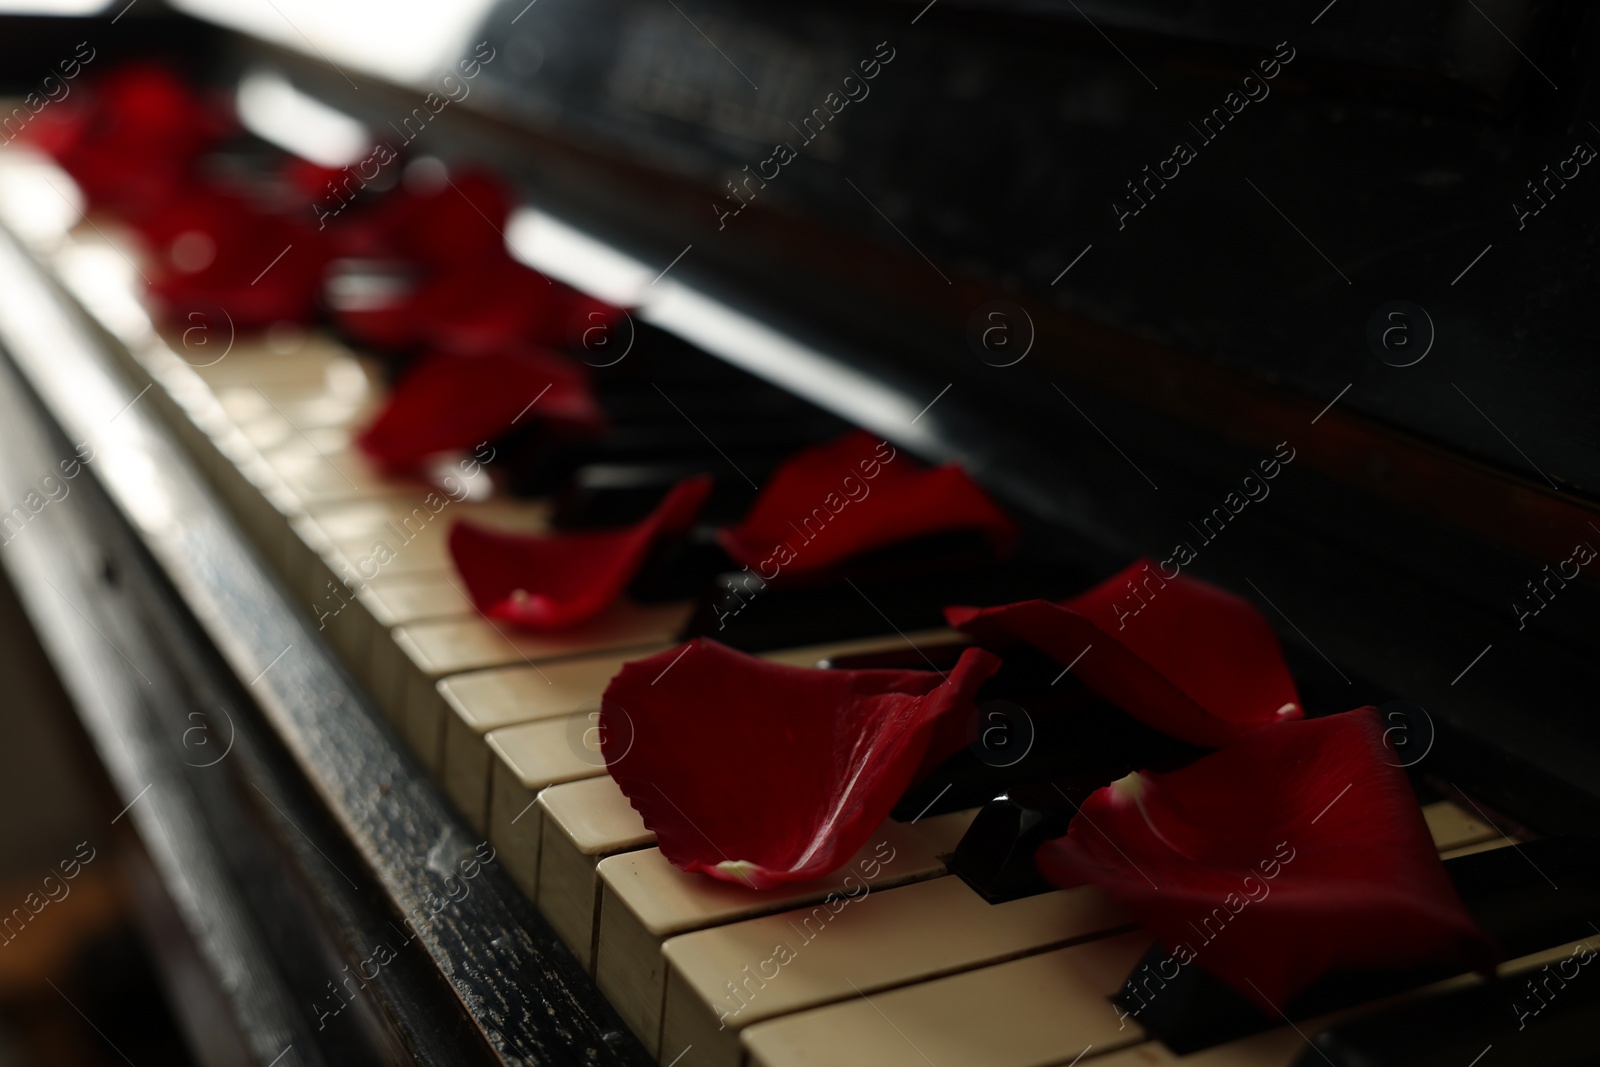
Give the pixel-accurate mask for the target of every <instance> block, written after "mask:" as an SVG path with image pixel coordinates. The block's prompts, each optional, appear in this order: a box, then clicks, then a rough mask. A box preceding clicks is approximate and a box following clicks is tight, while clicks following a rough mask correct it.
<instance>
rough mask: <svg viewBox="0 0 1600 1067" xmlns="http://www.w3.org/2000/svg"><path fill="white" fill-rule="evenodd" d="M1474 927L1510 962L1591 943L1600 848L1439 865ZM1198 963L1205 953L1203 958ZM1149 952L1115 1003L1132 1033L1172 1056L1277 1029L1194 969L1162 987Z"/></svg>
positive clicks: (1384, 992) (1441, 974)
mask: <svg viewBox="0 0 1600 1067" xmlns="http://www.w3.org/2000/svg"><path fill="white" fill-rule="evenodd" d="M1445 870H1446V871H1447V872H1448V873H1449V875H1450V879H1451V881H1452V882H1453V883H1454V884H1455V887H1456V891H1457V892H1458V893H1460V894H1461V899H1462V901H1463V902H1464V903H1465V904H1466V907H1467V910H1468V911H1469V912H1470V913H1471V914H1472V916H1473V918H1474V919H1476V920H1477V921H1478V923H1479V924H1480V925H1481V926H1482V927H1483V928H1484V930H1485V931H1487V932H1488V934H1489V936H1490V937H1491V938H1492V939H1493V940H1494V942H1495V944H1496V945H1498V946H1499V948H1500V951H1501V954H1502V956H1503V957H1505V958H1508V959H1514V958H1517V957H1520V956H1525V955H1529V954H1531V953H1534V952H1538V951H1540V950H1543V949H1546V948H1549V947H1551V946H1554V945H1559V944H1563V943H1565V942H1568V941H1575V940H1577V939H1579V938H1582V937H1586V936H1593V935H1596V928H1595V926H1594V925H1592V921H1593V920H1594V919H1595V918H1596V917H1600V840H1597V839H1595V838H1594V837H1590V836H1587V835H1579V836H1572V837H1561V838H1547V839H1544V840H1541V841H1530V842H1523V843H1520V844H1517V845H1514V846H1507V847H1505V848H1499V849H1491V850H1488V851H1485V852H1476V853H1473V854H1471V855H1468V856H1459V857H1457V858H1455V859H1452V860H1447V861H1445ZM1202 955H1203V953H1202ZM1167 956H1168V953H1167V952H1166V950H1165V949H1164V948H1162V947H1161V946H1160V945H1156V946H1154V947H1153V948H1152V949H1151V950H1150V952H1149V954H1148V955H1147V956H1146V958H1145V960H1143V961H1141V963H1140V965H1139V966H1138V967H1136V968H1135V969H1134V971H1133V973H1132V974H1131V975H1130V976H1129V979H1128V983H1127V985H1126V986H1125V987H1124V989H1123V992H1122V993H1120V994H1119V995H1118V997H1117V998H1116V999H1117V1001H1118V1003H1120V1004H1121V1005H1122V1006H1123V1008H1124V1009H1126V1010H1127V1011H1128V1012H1129V1013H1130V1014H1131V1015H1133V1017H1134V1018H1136V1019H1137V1020H1138V1021H1139V1024H1140V1025H1141V1026H1143V1027H1145V1029H1147V1030H1149V1031H1150V1032H1151V1033H1153V1034H1155V1035H1156V1036H1157V1037H1159V1038H1160V1039H1161V1041H1162V1042H1163V1043H1164V1044H1166V1045H1167V1047H1169V1048H1171V1049H1172V1050H1173V1051H1174V1052H1178V1053H1180V1054H1186V1053H1190V1052H1196V1051H1199V1050H1200V1049H1204V1048H1210V1047H1211V1046H1213V1045H1218V1044H1221V1043H1223V1042H1226V1041H1232V1040H1234V1039H1236V1038H1240V1037H1244V1036H1247V1035H1249V1034H1253V1033H1257V1032H1260V1031H1262V1030H1266V1029H1270V1028H1272V1027H1275V1026H1278V1025H1280V1024H1281V1022H1282V1019H1281V1018H1280V1017H1279V1016H1278V1015H1276V1014H1268V1013H1267V1012H1264V1011H1262V1010H1261V1009H1260V1008H1258V1007H1256V1006H1255V1005H1254V1004H1253V1003H1251V1002H1250V1001H1248V1000H1246V999H1245V998H1244V997H1243V996H1241V995H1239V994H1238V993H1236V992H1234V991H1233V990H1232V989H1230V988H1229V987H1227V986H1225V985H1223V984H1222V983H1221V982H1220V981H1218V980H1217V979H1215V978H1213V977H1211V976H1210V975H1209V974H1207V973H1206V972H1205V971H1203V970H1202V969H1201V968H1200V967H1197V966H1190V967H1182V968H1179V969H1178V975H1177V977H1176V978H1175V979H1173V980H1170V981H1165V980H1163V979H1161V978H1160V977H1156V976H1154V975H1155V972H1157V971H1158V970H1160V965H1161V963H1162V962H1164V961H1165V960H1166V959H1167ZM1458 970H1459V968H1454V967H1450V966H1424V967H1417V968H1408V969H1404V970H1390V971H1366V972H1359V973H1357V972H1340V973H1334V974H1329V975H1327V976H1326V977H1325V978H1323V979H1322V980H1320V981H1318V982H1317V983H1316V984H1314V985H1313V986H1311V987H1310V988H1309V989H1307V990H1305V991H1304V992H1302V993H1301V994H1299V995H1298V996H1297V997H1295V998H1294V1000H1293V1001H1291V1002H1290V1003H1289V1004H1287V1005H1280V1007H1282V1008H1283V1011H1284V1014H1286V1015H1287V1016H1288V1017H1289V1018H1291V1019H1304V1018H1310V1017H1313V1016H1317V1015H1322V1014H1325V1013H1327V1012H1331V1011H1338V1010H1340V1009H1343V1008H1349V1007H1353V1006H1355V1005H1357V1004H1361V1003H1365V1002H1368V1001H1372V1000H1376V999H1379V998H1381V997H1384V996H1388V995H1391V994H1395V993H1400V992H1403V991H1405V990H1408V989H1415V988H1417V987H1419V986H1422V985H1426V984H1428V983H1430V982H1435V981H1439V980H1441V979H1444V978H1448V977H1450V976H1451V975H1452V974H1454V973H1457V972H1458Z"/></svg>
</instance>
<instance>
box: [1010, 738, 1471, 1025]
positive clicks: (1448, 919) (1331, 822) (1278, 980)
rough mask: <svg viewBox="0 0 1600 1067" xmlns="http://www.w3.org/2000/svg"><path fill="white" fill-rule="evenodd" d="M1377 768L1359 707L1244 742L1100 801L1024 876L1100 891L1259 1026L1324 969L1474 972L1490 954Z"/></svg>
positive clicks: (1377, 750)
mask: <svg viewBox="0 0 1600 1067" xmlns="http://www.w3.org/2000/svg"><path fill="white" fill-rule="evenodd" d="M1386 752H1387V750H1386V749H1385V747H1384V743H1383V725H1382V723H1381V722H1380V720H1379V718H1378V713H1377V711H1376V710H1375V709H1373V708H1370V707H1368V708H1361V709H1358V710H1356V711H1352V712H1348V713H1346V714H1343V715H1334V716H1329V717H1327V718H1322V719H1309V720H1306V721H1303V722H1290V723H1285V724H1283V725H1281V726H1279V727H1277V728H1275V729H1271V730H1258V731H1256V732H1254V733H1251V734H1249V735H1247V736H1245V737H1241V738H1239V739H1238V740H1237V741H1234V742H1233V743H1231V744H1230V745H1228V747H1226V748H1224V749H1222V750H1221V751H1220V752H1216V753H1213V754H1212V755H1209V756H1206V757H1204V758H1202V759H1200V760H1198V761H1197V762H1195V763H1193V764H1190V765H1189V766H1188V767H1185V768H1183V769H1182V770H1177V771H1173V772H1171V773H1170V774H1142V775H1129V776H1128V777H1127V778H1124V779H1122V780H1120V781H1118V782H1116V783H1113V784H1112V785H1109V786H1107V787H1105V788H1104V789H1101V790H1099V791H1098V792H1096V793H1095V794H1094V795H1093V796H1091V797H1090V798H1089V799H1088V800H1087V801H1085V802H1084V805H1083V807H1082V809H1081V812H1080V814H1079V815H1078V817H1077V818H1075V819H1074V820H1073V822H1072V827H1071V829H1070V831H1069V832H1068V833H1067V835H1066V836H1065V837H1061V838H1057V839H1056V840H1054V841H1048V842H1046V843H1045V844H1043V845H1041V846H1040V848H1039V852H1038V855H1037V860H1038V864H1039V869H1040V871H1041V872H1043V874H1044V875H1045V877H1046V878H1048V879H1050V881H1051V882H1053V883H1054V884H1056V885H1060V886H1069V887H1070V886H1074V885H1080V884H1083V883H1084V882H1090V883H1093V884H1095V885H1097V886H1099V887H1100V888H1101V889H1103V890H1104V891H1105V892H1107V893H1108V894H1110V895H1111V896H1112V897H1113V898H1115V899H1116V900H1117V901H1118V902H1119V903H1121V904H1123V905H1124V906H1125V907H1127V908H1128V910H1129V911H1130V912H1132V913H1133V915H1135V916H1136V917H1137V918H1138V920H1139V921H1140V923H1141V924H1143V925H1144V926H1145V927H1147V928H1148V929H1150V930H1151V931H1152V932H1154V933H1155V934H1156V935H1157V936H1159V937H1160V939H1161V941H1162V944H1163V945H1164V946H1165V947H1166V948H1167V950H1168V951H1169V952H1172V953H1173V956H1174V960H1175V961H1177V963H1179V964H1180V965H1182V964H1185V963H1186V960H1188V959H1192V961H1193V965H1194V966H1199V967H1202V968H1204V969H1205V970H1207V971H1209V972H1210V973H1211V974H1213V975H1215V976H1216V977H1217V978H1219V979H1221V980H1222V981H1223V982H1225V983H1227V984H1228V985H1229V986H1231V987H1232V988H1233V989H1235V990H1237V991H1238V992H1239V993H1241V994H1243V995H1244V996H1246V997H1248V998H1250V999H1251V1000H1253V1001H1254V1002H1256V1003H1257V1004H1261V1005H1263V1006H1264V1007H1265V1008H1266V1009H1267V1010H1268V1011H1277V1010H1279V1009H1281V1008H1282V1007H1283V1006H1284V1004H1285V1003H1286V1002H1287V1001H1288V1000H1290V998H1292V997H1293V996H1294V995H1295V994H1296V993H1298V992H1300V991H1301V990H1303V989H1304V988H1306V986H1308V985H1309V984H1311V983H1312V982H1313V981H1315V980H1316V979H1317V978H1319V977H1320V976H1321V975H1323V974H1325V973H1326V972H1328V971H1330V970H1333V969H1352V970H1356V969H1366V968H1403V967H1409V966H1414V965H1420V964H1426V963H1434V962H1452V963H1459V964H1461V965H1462V966H1464V967H1477V966H1482V965H1484V964H1485V963H1486V962H1488V961H1489V960H1491V959H1492V955H1493V948H1492V945H1491V944H1490V942H1489V939H1488V937H1487V935H1486V934H1484V932H1483V931H1482V930H1480V929H1479V928H1478V927H1477V925H1476V924H1475V923H1474V922H1473V921H1472V919H1471V917H1470V916H1469V915H1468V914H1467V911H1466V909H1465V908H1464V907H1463V905H1462V903H1461V900H1460V898H1459V897H1458V896H1457V895H1456V892H1455V888H1454V887H1453V886H1452V885H1451V883H1450V879H1449V877H1448V875H1446V873H1445V870H1444V865H1443V863H1441V862H1440V860H1439V857H1438V853H1437V852H1436V851H1435V849H1434V847H1433V841H1432V839H1431V838H1430V836H1429V834H1428V828H1427V825H1426V823H1424V821H1423V818H1422V811H1421V808H1420V807H1419V806H1418V804H1417V801H1416V797H1415V796H1414V795H1413V793H1412V791H1411V787H1410V785H1409V784H1408V782H1407V780H1406V776H1405V774H1404V773H1403V772H1402V771H1401V770H1400V769H1399V768H1397V767H1394V766H1391V765H1390V764H1389V763H1387V762H1386V761H1385V758H1384V757H1385V754H1386ZM1154 995H1156V996H1160V993H1159V992H1156V993H1155V994H1154Z"/></svg>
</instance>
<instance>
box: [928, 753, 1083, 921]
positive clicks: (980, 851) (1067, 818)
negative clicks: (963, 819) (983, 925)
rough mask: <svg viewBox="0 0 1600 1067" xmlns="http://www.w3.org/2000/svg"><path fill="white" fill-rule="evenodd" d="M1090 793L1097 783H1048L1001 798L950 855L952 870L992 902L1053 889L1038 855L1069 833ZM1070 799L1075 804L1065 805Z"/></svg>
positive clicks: (984, 810) (981, 813)
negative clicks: (1040, 849) (1043, 847)
mask: <svg viewBox="0 0 1600 1067" xmlns="http://www.w3.org/2000/svg"><path fill="white" fill-rule="evenodd" d="M1058 788H1059V789H1060V790H1061V792H1060V793H1059V794H1058V793H1057V792H1056V789H1058ZM1090 792H1093V787H1090V788H1088V789H1085V788H1083V787H1082V786H1081V785H1080V786H1073V787H1068V786H1061V785H1057V784H1056V783H1046V784H1044V785H1036V786H1021V787H1017V788H1014V789H1012V790H1011V791H1010V792H1009V793H1008V794H1006V795H1005V796H999V797H996V798H995V799H993V800H991V801H990V802H989V803H987V804H985V805H984V806H983V808H982V810H980V811H979V812H978V816H977V818H975V819H973V820H972V825H971V826H970V827H968V828H967V832H966V833H965V834H963V835H962V837H961V842H960V843H959V844H958V845H957V846H956V851H955V855H953V856H952V857H951V858H950V862H949V867H950V873H952V874H954V875H956V876H958V877H959V878H961V880H962V881H964V882H966V883H967V885H968V886H970V887H972V889H973V891H974V892H976V893H977V894H978V895H979V896H981V897H983V898H984V899H985V900H987V901H988V902H989V903H991V904H1001V903H1004V902H1005V901H1008V900H1016V899H1018V898H1020V897H1027V896H1033V895H1035V894H1037V893H1046V892H1049V891H1050V890H1051V889H1052V888H1054V887H1053V886H1051V885H1050V883H1049V882H1047V881H1045V878H1044V875H1042V874H1040V873H1039V868H1038V866H1037V865H1036V864H1035V863H1034V862H1033V853H1034V851H1035V850H1036V849H1037V848H1038V847H1039V846H1040V845H1042V844H1044V842H1046V841H1049V840H1052V839H1053V838H1057V837H1060V836H1061V835H1062V834H1065V833H1066V832H1067V828H1068V827H1069V826H1070V825H1071V823H1072V817H1073V815H1075V814H1076V813H1077V805H1078V804H1081V803H1082V802H1083V799H1084V798H1085V797H1087V796H1088V794H1089V793H1090ZM1074 794H1076V795H1074ZM1064 797H1071V799H1072V803H1063V802H1062V801H1063V798H1064Z"/></svg>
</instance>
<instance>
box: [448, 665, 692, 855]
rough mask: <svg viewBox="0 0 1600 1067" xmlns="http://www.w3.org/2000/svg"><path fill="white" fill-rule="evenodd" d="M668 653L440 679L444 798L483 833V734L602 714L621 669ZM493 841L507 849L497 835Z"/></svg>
mask: <svg viewBox="0 0 1600 1067" xmlns="http://www.w3.org/2000/svg"><path fill="white" fill-rule="evenodd" d="M667 647H670V646H668V645H665V644H663V645H661V646H660V647H659V648H641V649H639V650H638V651H637V652H634V653H631V654H629V655H628V656H626V657H624V656H618V655H615V654H606V655H600V656H582V657H578V658H575V659H569V660H563V661H562V662H559V663H551V664H548V665H546V666H544V667H540V668H533V667H529V666H526V665H519V666H516V667H504V668H499V669H495V670H487V671H476V672H473V673H471V674H459V675H454V676H452V677H449V678H445V679H443V680H441V681H440V682H439V695H440V697H441V698H442V699H443V700H444V702H445V705H446V706H447V708H448V709H449V711H448V713H447V714H446V715H445V717H444V724H445V726H444V750H443V755H442V757H441V761H440V767H441V777H442V779H443V781H444V787H445V792H446V793H448V794H449V795H450V799H451V800H453V801H454V802H455V804H456V806H457V807H458V808H460V809H461V813H462V814H463V815H465V816H466V817H467V821H468V822H470V823H471V824H472V825H473V826H474V827H476V828H478V829H480V830H481V829H483V828H484V827H485V826H486V825H487V821H488V817H487V810H488V804H489V796H488V792H489V779H490V774H491V767H490V761H491V759H492V757H493V753H491V751H490V750H489V747H488V746H487V745H486V744H485V743H484V737H485V736H487V735H488V734H489V733H491V732H492V731H494V730H498V729H500V728H501V727H505V726H512V725H515V724H517V723H523V722H533V721H535V720H539V719H556V718H560V719H563V720H565V719H566V718H567V717H569V716H571V715H573V714H576V713H580V712H589V711H593V712H598V711H599V709H600V694H601V693H603V692H604V691H605V688H606V685H607V684H608V683H609V682H610V681H611V679H612V678H614V677H616V674H617V672H618V671H619V670H621V669H622V664H623V663H625V662H626V661H627V660H628V659H637V658H640V657H643V656H648V655H653V654H654V653H655V652H658V651H660V650H661V648H667ZM585 728H587V727H585ZM562 743H565V742H564V741H563V742H562ZM533 799H534V797H533V795H529V796H527V797H526V798H525V799H521V800H519V801H518V802H517V805H516V806H517V807H518V809H520V808H521V807H522V806H523V805H524V804H525V803H527V802H529V801H532V800H533ZM490 843H491V844H493V845H494V846H495V848H496V849H499V850H501V851H505V847H504V846H502V845H501V844H500V843H499V842H497V841H494V840H493V838H492V837H491V839H490Z"/></svg>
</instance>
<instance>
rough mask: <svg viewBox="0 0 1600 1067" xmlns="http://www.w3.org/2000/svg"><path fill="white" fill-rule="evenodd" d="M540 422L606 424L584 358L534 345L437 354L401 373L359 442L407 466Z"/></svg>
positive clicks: (380, 457)
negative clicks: (476, 353)
mask: <svg viewBox="0 0 1600 1067" xmlns="http://www.w3.org/2000/svg"><path fill="white" fill-rule="evenodd" d="M541 422H542V423H547V424H557V425H559V426H560V427H561V428H562V429H563V430H564V431H567V432H571V433H576V434H595V433H600V432H602V431H603V430H604V428H605V414H604V413H603V412H602V411H601V410H600V406H599V403H598V402H597V401H596V400H595V398H594V394H593V393H592V392H591V391H590V388H589V375H588V370H587V368H585V367H584V366H583V364H581V363H579V362H577V361H576V360H572V359H569V358H567V357H565V356H561V355H557V354H555V353H552V352H543V351H539V350H537V349H505V350H502V351H499V352H494V353H491V354H488V355H481V356H462V355H451V354H448V353H436V354H434V355H431V356H427V357H425V358H423V359H422V360H420V361H419V362H418V363H417V365H416V366H414V367H412V368H411V369H410V370H409V371H408V372H407V373H406V375H405V377H403V378H402V379H401V380H400V382H399V384H398V385H396V386H395V388H394V390H393V391H392V392H391V393H390V394H389V399H388V402H387V403H386V404H385V406H384V408H383V410H382V411H381V412H379V413H378V417H377V419H376V420H375V421H374V422H373V423H372V425H371V426H369V427H367V429H366V430H365V431H364V432H363V433H362V434H361V436H360V437H359V438H358V439H357V443H358V444H359V445H360V446H361V449H362V451H364V452H366V453H367V455H369V456H371V457H372V458H373V459H375V460H377V461H378V462H379V463H381V464H383V465H384V466H386V467H389V468H391V469H395V470H406V469H411V468H415V467H416V466H418V465H419V464H421V463H422V462H423V461H424V460H426V459H427V458H428V457H429V456H432V455H435V454H437V453H439V452H449V451H454V450H459V449H469V448H472V447H473V446H475V445H478V444H481V443H482V442H484V441H489V440H493V439H494V438H496V437H499V436H501V435H502V434H504V433H506V432H507V431H508V430H511V429H512V428H513V427H514V426H516V425H518V424H522V425H532V424H534V423H541Z"/></svg>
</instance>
